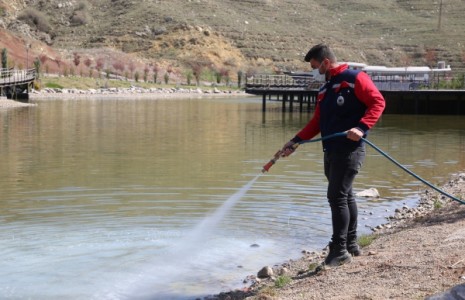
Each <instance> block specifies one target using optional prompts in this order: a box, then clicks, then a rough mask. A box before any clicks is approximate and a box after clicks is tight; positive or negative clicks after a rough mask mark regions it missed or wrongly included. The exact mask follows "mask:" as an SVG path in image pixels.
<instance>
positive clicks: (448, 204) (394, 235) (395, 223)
mask: <svg viewBox="0 0 465 300" xmlns="http://www.w3.org/2000/svg"><path fill="white" fill-rule="evenodd" d="M442 190H444V191H446V192H448V193H449V194H451V195H454V196H456V197H458V198H459V199H464V198H465V173H464V172H463V171H462V172H458V173H454V174H452V175H451V179H450V180H449V181H448V182H447V183H446V184H445V185H443V186H442ZM420 197H421V198H420V201H419V203H418V205H417V206H416V207H413V208H408V207H406V206H404V207H403V208H401V209H396V211H395V214H394V215H392V216H388V217H386V219H387V222H386V223H384V224H380V225H378V226H376V228H374V229H373V233H372V234H371V235H369V236H371V237H373V241H372V242H371V244H369V245H368V246H366V247H363V248H362V251H363V254H362V255H361V256H359V257H354V258H353V261H352V262H351V263H349V264H346V265H343V266H340V267H335V268H329V267H321V265H320V264H321V262H322V261H323V260H324V257H325V256H326V254H327V253H326V251H325V250H324V251H321V252H316V251H313V252H308V251H306V250H303V251H302V257H301V258H299V259H295V260H293V259H290V260H287V261H284V262H281V263H277V264H275V265H273V266H265V267H264V268H263V269H262V270H260V271H259V270H257V272H258V273H259V272H262V271H263V270H265V269H267V270H268V272H270V273H269V274H268V275H269V276H268V275H267V276H265V278H258V273H257V274H255V275H249V276H247V277H246V278H245V279H244V284H245V285H246V286H245V287H244V288H242V289H237V290H233V291H229V292H220V293H219V294H216V295H210V296H207V297H204V298H203V299H205V300H243V299H249V300H258V299H267V300H272V299H280V300H281V299H283V300H284V299H287V300H294V299H356V298H362V299H386V298H389V299H392V298H394V299H412V298H414V299H419V298H418V295H419V294H420V295H421V297H422V299H423V298H424V297H425V296H431V295H434V294H437V293H441V292H444V291H445V290H447V289H448V288H452V287H454V286H456V285H458V284H462V285H463V289H464V291H465V259H464V258H463V256H462V257H460V256H459V257H456V256H457V254H456V251H457V252H458V253H460V255H461V251H460V249H465V230H463V228H464V226H465V205H462V204H461V203H458V202H456V201H453V200H452V199H449V198H447V197H445V196H443V195H441V194H439V193H437V192H435V191H433V190H432V189H430V188H427V189H424V190H423V192H421V193H420ZM449 214H450V215H453V216H454V217H451V218H450V219H451V220H452V219H457V220H459V221H460V222H458V221H457V223H450V222H449V219H448V218H446V217H444V216H445V215H449ZM455 215H459V216H460V217H456V216H455ZM430 224H434V225H435V229H436V230H437V232H438V233H437V234H436V236H433V235H431V233H429V232H427V229H430V228H429V227H428V226H430V227H432V226H431V225H430ZM436 227H437V228H436ZM446 227H447V228H446ZM460 231H461V232H460ZM450 232H452V233H453V234H450ZM457 232H458V233H457ZM440 233H443V234H444V235H447V234H449V235H452V236H455V235H458V236H459V237H458V240H459V242H458V243H460V244H461V245H463V247H457V246H456V245H455V244H453V245H452V249H451V250H450V252H451V253H448V252H447V251H445V250H440V252H439V253H437V251H438V250H437V249H436V248H437V246H436V244H435V243H429V240H430V239H434V238H437V236H438V235H440ZM405 235H407V236H408V237H407V238H406V237H405ZM409 237H415V238H416V239H418V241H417V242H416V243H414V244H413V245H404V244H406V242H405V241H406V239H408V238H409ZM449 239H450V237H449ZM446 240H447V239H446ZM454 242H455V240H454ZM439 244H440V243H439ZM415 245H416V246H417V247H419V248H421V250H422V254H423V251H424V252H425V253H426V254H424V256H426V258H425V257H424V256H418V252H420V251H419V250H416V249H415V248H414V247H415ZM440 245H441V244H440ZM420 246H421V247H420ZM405 247H407V248H405ZM408 247H411V248H413V249H409V248H408ZM429 248H431V249H429ZM456 248H457V250H456V251H454V250H455V249H456ZM409 251H411V253H410V254H411V255H412V256H409V255H410V254H409V253H407V252H409ZM452 252H454V253H453V254H452ZM428 256H435V258H436V260H437V261H439V260H440V261H441V263H437V264H439V265H444V264H445V263H444V262H443V261H446V262H447V263H446V265H447V266H446V268H447V270H448V271H450V270H452V271H454V272H456V271H457V270H459V271H458V272H459V273H460V274H459V276H454V275H455V273H453V274H448V275H449V277H446V276H445V275H444V274H445V273H446V272H445V271H444V270H442V268H437V266H435V264H436V261H433V262H431V261H428V262H427V263H425V262H424V260H426V259H428V258H429V257H428ZM436 256H437V257H436ZM386 257H388V259H386ZM409 258H410V259H411V260H412V261H409ZM378 261H381V263H379V265H374V264H376V263H377V262H378ZM413 261H414V262H415V263H416V264H417V265H415V263H414V262H413ZM387 264H388V266H386V265H387ZM391 264H392V265H395V266H402V265H405V267H399V269H400V270H393V271H392V273H395V276H394V274H389V273H390V271H391V270H390V268H389V265H391ZM432 265H433V266H435V268H433V270H431V266H432ZM451 266H452V267H451ZM404 268H405V269H404ZM407 270H408V271H409V272H407ZM397 271H399V272H397ZM386 272H387V273H386ZM429 273H431V275H429V276H430V277H435V278H436V277H437V278H443V277H445V278H447V279H448V280H441V282H439V284H438V283H435V288H434V289H432V288H424V287H422V286H421V285H416V284H412V285H409V283H410V282H412V281H413V282H414V281H415V279H417V280H418V281H423V280H424V279H425V278H426V279H427V274H429ZM448 273H452V272H448ZM451 275H452V277H453V278H450V276H451ZM391 277H394V279H395V283H391V282H388V280H386V278H388V279H391ZM399 277H405V278H404V279H402V280H401V281H402V284H400V283H399V280H400V279H399ZM354 278H356V279H354ZM367 278H369V280H367ZM284 279H285V280H286V281H288V282H287V283H286V284H284V286H279V287H278V285H279V281H281V280H284ZM404 283H406V284H404ZM390 284H391V285H392V286H391V285H390ZM335 285H337V286H338V288H337V289H334V286H335ZM400 285H402V288H400ZM462 285H459V286H457V288H460V287H461V286H462ZM361 290H366V292H365V294H367V295H369V296H362V294H361V292H360V291H361ZM386 291H389V293H387V292H386ZM351 293H352V294H351ZM441 299H442V298H441ZM451 299H452V298H451Z"/></svg>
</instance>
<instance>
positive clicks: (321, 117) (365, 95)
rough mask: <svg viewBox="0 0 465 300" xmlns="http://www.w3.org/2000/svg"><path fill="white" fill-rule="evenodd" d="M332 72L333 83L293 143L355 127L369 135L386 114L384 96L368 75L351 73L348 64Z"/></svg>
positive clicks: (322, 93) (320, 94)
mask: <svg viewBox="0 0 465 300" xmlns="http://www.w3.org/2000/svg"><path fill="white" fill-rule="evenodd" d="M330 73H331V78H330V80H329V81H328V82H326V84H325V85H323V86H322V87H321V88H320V90H319V92H318V97H317V104H316V107H315V113H314V115H313V118H312V119H311V120H310V121H309V122H308V124H307V125H306V126H305V127H304V128H303V129H302V130H301V131H299V132H298V133H297V135H296V137H295V138H294V139H293V141H295V142H299V141H301V140H309V139H311V138H313V137H314V136H316V135H317V134H318V133H320V132H321V133H322V136H325V135H328V134H332V133H335V132H340V131H345V130H349V129H351V128H353V127H358V128H360V129H361V130H362V131H363V132H365V133H366V132H367V131H368V130H369V129H370V128H372V127H373V126H374V125H375V123H376V122H377V121H378V119H379V118H380V116H381V114H382V113H383V110H384V107H385V101H384V97H383V95H381V93H380V92H379V90H378V89H377V88H376V86H375V84H374V83H373V81H372V80H371V79H370V77H369V76H368V75H367V74H366V73H364V72H360V71H355V70H349V69H348V65H346V64H344V65H340V66H338V67H336V68H333V69H330ZM354 95H355V96H354ZM338 114H339V115H338Z"/></svg>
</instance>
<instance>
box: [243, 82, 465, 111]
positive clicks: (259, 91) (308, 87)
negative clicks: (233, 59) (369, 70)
mask: <svg viewBox="0 0 465 300" xmlns="http://www.w3.org/2000/svg"><path fill="white" fill-rule="evenodd" d="M375 83H376V82H375ZM320 86H321V83H315V82H313V81H312V80H311V78H310V77H307V76H290V75H266V74H262V75H255V76H253V77H250V78H247V81H246V89H245V91H246V93H249V94H253V95H261V96H262V111H266V102H267V101H272V100H275V101H281V102H282V111H283V112H285V111H294V105H299V111H300V112H304V111H305V112H310V111H312V110H313V108H314V106H315V103H316V96H317V94H318V88H319V87H320ZM384 86H385V85H384ZM380 91H381V93H382V94H383V96H384V98H385V99H386V109H385V111H384V114H425V115H465V90H433V89H419V90H383V89H380ZM273 97H274V98H273ZM304 106H306V107H305V108H304Z"/></svg>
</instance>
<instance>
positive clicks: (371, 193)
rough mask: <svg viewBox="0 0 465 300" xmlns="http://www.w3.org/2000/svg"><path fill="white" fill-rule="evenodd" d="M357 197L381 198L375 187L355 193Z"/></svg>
mask: <svg viewBox="0 0 465 300" xmlns="http://www.w3.org/2000/svg"><path fill="white" fill-rule="evenodd" d="M355 196H357V197H368V198H379V192H378V190H377V189H375V188H369V189H367V190H363V191H361V192H358V193H356V194H355Z"/></svg>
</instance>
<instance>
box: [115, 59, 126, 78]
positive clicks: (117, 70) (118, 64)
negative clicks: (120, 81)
mask: <svg viewBox="0 0 465 300" xmlns="http://www.w3.org/2000/svg"><path fill="white" fill-rule="evenodd" d="M113 69H114V70H115V73H117V74H119V75H123V73H124V69H126V66H125V65H124V64H123V62H121V61H115V62H113Z"/></svg>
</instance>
